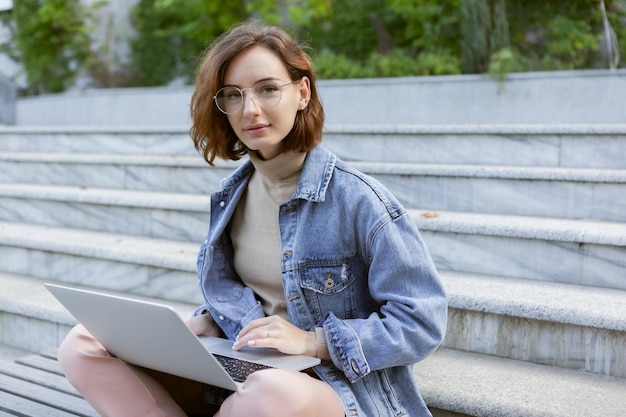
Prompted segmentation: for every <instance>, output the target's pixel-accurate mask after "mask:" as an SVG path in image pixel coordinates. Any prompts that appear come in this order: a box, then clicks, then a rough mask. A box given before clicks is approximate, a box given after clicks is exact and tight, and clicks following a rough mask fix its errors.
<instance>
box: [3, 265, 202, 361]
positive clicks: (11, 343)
mask: <svg viewBox="0 0 626 417" xmlns="http://www.w3.org/2000/svg"><path fill="white" fill-rule="evenodd" d="M44 282H52V283H54V282H56V283H64V282H65V283H66V281H54V280H47V279H46V280H43V279H37V278H33V277H30V276H26V275H19V274H12V273H7V272H0V288H2V291H1V292H0V344H2V345H3V346H4V351H5V352H8V353H7V355H9V354H11V355H14V354H15V353H14V352H15V351H17V352H19V351H30V352H45V351H49V350H53V349H56V348H57V347H58V346H59V344H60V343H61V342H62V341H63V339H64V338H65V336H66V335H67V332H68V331H69V330H70V329H71V328H72V327H73V326H74V325H75V324H76V323H77V321H76V319H74V317H73V316H72V315H71V314H70V313H69V312H68V311H67V310H66V309H65V308H64V307H63V306H62V305H61V304H60V303H59V302H58V301H57V300H56V298H54V297H53V296H52V294H50V292H48V290H46V289H45V287H44V285H43V284H44ZM78 286H79V287H82V288H87V289H89V288H93V286H85V285H78ZM97 289H98V290H99V291H104V292H108V293H111V294H118V295H124V296H132V297H133V298H138V299H142V300H148V301H155V302H160V303H163V304H167V305H170V306H172V307H173V308H174V309H175V310H176V311H177V312H178V313H179V314H180V316H181V317H182V318H188V317H191V315H192V313H193V311H194V310H195V308H196V307H197V306H198V305H199V304H193V303H185V302H177V301H172V300H170V299H163V298H159V297H147V296H142V295H139V294H136V293H135V294H132V295H130V294H129V293H128V292H120V291H110V290H108V291H107V290H104V289H102V288H97ZM197 292H199V291H197Z"/></svg>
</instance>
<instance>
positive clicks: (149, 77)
mask: <svg viewBox="0 0 626 417" xmlns="http://www.w3.org/2000/svg"><path fill="white" fill-rule="evenodd" d="M242 10H244V6H243V4H242V2H236V1H229V2H217V1H203V0H140V1H139V3H138V4H137V5H136V6H135V9H134V11H133V19H132V20H133V26H134V27H135V29H136V30H137V37H136V38H135V39H133V40H132V41H131V49H132V53H131V63H132V67H133V68H134V72H133V74H132V84H133V85H164V84H167V83H168V82H170V81H172V80H173V79H175V78H177V77H183V78H184V79H185V81H186V82H190V81H191V80H192V79H193V76H194V71H195V68H196V66H197V63H198V55H199V54H200V53H201V52H202V51H203V50H204V49H205V48H206V46H207V44H208V43H209V42H210V41H211V40H212V39H213V38H215V37H216V36H218V35H219V34H220V33H222V32H223V31H224V30H226V29H227V28H228V27H230V26H231V25H232V24H234V23H236V22H238V21H239V20H241V19H243V18H244V17H245V15H244V14H242Z"/></svg>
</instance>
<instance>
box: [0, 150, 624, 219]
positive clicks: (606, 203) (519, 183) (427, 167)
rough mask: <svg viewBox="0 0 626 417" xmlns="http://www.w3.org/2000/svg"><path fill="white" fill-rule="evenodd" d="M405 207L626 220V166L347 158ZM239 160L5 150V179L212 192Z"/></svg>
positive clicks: (1, 176)
mask: <svg viewBox="0 0 626 417" xmlns="http://www.w3.org/2000/svg"><path fill="white" fill-rule="evenodd" d="M349 162H350V163H351V164H352V165H354V166H355V167H356V168H358V169H360V170H361V171H363V172H365V173H367V174H370V175H372V176H374V177H376V178H377V179H379V180H380V181H381V182H382V183H383V184H385V185H386V186H387V187H388V188H389V189H390V190H391V191H392V192H393V193H394V194H395V195H396V196H397V197H398V198H399V199H400V201H402V203H403V204H404V205H406V206H407V207H430V208H431V209H435V210H451V211H471V212H482V213H502V214H514V215H531V216H545V217H561V218H587V219H598V220H607V221H624V220H626V201H624V199H615V195H619V194H623V193H626V170H617V169H588V168H554V167H548V168H544V167H526V166H480V165H434V164H420V163H388V162H387V163H384V162H363V161H361V162H358V161H349ZM238 165H239V163H235V162H232V163H224V162H218V163H217V164H216V166H215V167H210V166H209V165H208V164H206V163H205V162H204V161H203V160H202V159H201V158H200V157H199V156H159V155H124V154H122V155H113V154H82V153H30V152H26V153H22V152H5V153H3V154H1V155H0V167H2V169H1V170H0V182H5V183H33V184H54V185H68V186H72V185H73V186H81V187H87V188H111V189H120V188H122V189H130V190H142V191H159V192H175V193H197V194H209V193H210V192H212V191H215V190H217V189H218V188H219V183H220V181H221V180H222V179H223V178H224V177H226V176H227V175H228V174H230V172H232V170H233V169H234V168H235V167H237V166H238Z"/></svg>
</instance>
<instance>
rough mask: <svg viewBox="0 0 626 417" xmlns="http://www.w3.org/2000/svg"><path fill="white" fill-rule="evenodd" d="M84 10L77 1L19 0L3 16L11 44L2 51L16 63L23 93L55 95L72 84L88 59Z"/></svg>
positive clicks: (87, 32)
mask: <svg viewBox="0 0 626 417" xmlns="http://www.w3.org/2000/svg"><path fill="white" fill-rule="evenodd" d="M90 17H91V15H90V13H89V12H88V9H87V8H86V7H85V6H83V5H82V4H81V3H80V1H79V0H19V1H15V2H13V10H12V12H8V13H5V14H4V16H3V21H4V24H5V25H6V26H7V27H8V28H9V30H10V31H11V41H10V43H8V44H5V45H3V51H4V52H5V53H8V54H9V55H10V56H11V57H12V58H14V59H15V60H16V61H17V62H20V63H21V64H22V66H23V69H24V71H25V73H26V79H27V83H28V86H27V88H26V93H27V94H44V93H57V92H61V91H64V90H65V89H67V88H68V87H69V86H71V85H72V84H73V83H74V80H75V79H76V76H77V75H78V74H79V73H80V71H81V70H83V69H84V68H85V65H86V64H87V63H88V61H89V58H90V56H91V51H90V46H91V39H90V37H89V26H88V21H89V18H90Z"/></svg>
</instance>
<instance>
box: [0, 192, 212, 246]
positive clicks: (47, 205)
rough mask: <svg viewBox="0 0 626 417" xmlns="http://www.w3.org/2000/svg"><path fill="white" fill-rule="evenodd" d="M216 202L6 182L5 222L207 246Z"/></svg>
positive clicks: (1, 215) (0, 208)
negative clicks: (203, 241)
mask: <svg viewBox="0 0 626 417" xmlns="http://www.w3.org/2000/svg"><path fill="white" fill-rule="evenodd" d="M210 203H211V201H210V197H208V196H203V195H198V194H195V195H192V194H179V193H157V192H149V191H134V190H133V191H131V190H116V189H101V188H88V187H69V186H54V185H37V184H17V183H9V184H7V183H0V221H8V222H17V223H29V224H39V225H47V226H56V227H67V228H72V229H84V230H93V231H99V232H108V233H123V234H127V235H136V236H144V237H155V238H161V239H174V240H184V241H193V242H201V241H202V240H204V238H205V236H206V233H207V231H208V228H209V213H210V208H211V204H210Z"/></svg>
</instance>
